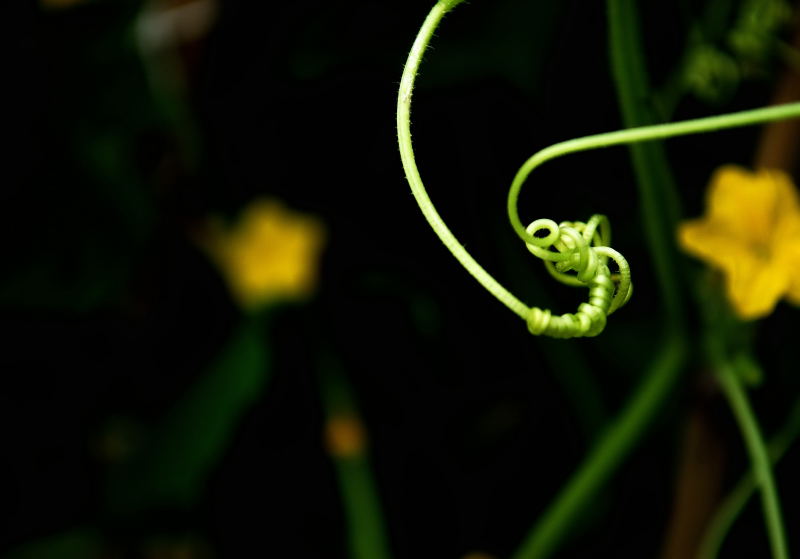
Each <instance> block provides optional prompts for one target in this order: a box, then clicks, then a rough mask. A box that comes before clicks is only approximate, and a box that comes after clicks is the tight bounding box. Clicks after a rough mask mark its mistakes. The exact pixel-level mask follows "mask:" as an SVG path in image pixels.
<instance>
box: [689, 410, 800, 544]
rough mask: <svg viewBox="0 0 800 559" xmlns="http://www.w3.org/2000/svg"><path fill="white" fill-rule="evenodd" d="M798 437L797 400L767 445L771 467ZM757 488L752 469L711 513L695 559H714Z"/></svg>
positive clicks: (799, 433)
mask: <svg viewBox="0 0 800 559" xmlns="http://www.w3.org/2000/svg"><path fill="white" fill-rule="evenodd" d="M798 435H800V400H798V401H797V402H795V405H794V407H793V408H792V411H791V412H790V413H789V416H788V418H787V420H786V422H785V423H784V426H783V427H782V428H781V430H780V432H779V433H778V434H777V435H775V436H774V437H773V438H772V439H771V440H770V442H769V444H768V445H767V452H768V454H769V458H770V460H771V461H772V464H777V463H778V462H779V461H780V459H781V458H783V455H784V454H786V451H787V450H789V447H790V446H791V445H792V443H793V442H794V440H795V439H796V438H797V437H798ZM757 488H758V485H757V483H756V479H755V476H754V474H753V471H752V470H751V471H749V472H747V474H745V475H744V476H743V477H742V478H741V479H740V480H739V482H738V483H737V484H736V486H735V487H734V488H733V490H731V492H730V493H729V494H728V496H727V497H725V500H724V501H723V502H722V504H720V506H719V508H718V509H717V512H716V513H715V514H714V517H713V518H712V520H711V522H710V523H709V525H708V528H706V532H705V534H704V535H703V540H702V542H701V544H700V549H699V551H698V553H697V558H698V559H714V558H715V557H716V556H717V555H718V554H719V550H720V548H721V547H722V543H723V542H724V541H725V536H726V535H727V534H728V532H729V531H730V529H731V526H733V523H734V521H735V520H736V518H737V517H738V516H739V514H740V513H741V512H742V510H744V507H745V505H746V504H747V502H748V501H749V500H750V497H751V496H752V495H753V493H754V492H755V491H756V489H757Z"/></svg>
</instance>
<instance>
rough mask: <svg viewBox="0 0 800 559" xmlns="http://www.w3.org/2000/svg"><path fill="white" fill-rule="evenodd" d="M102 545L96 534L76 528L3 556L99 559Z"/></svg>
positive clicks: (48, 558) (29, 558)
mask: <svg viewBox="0 0 800 559" xmlns="http://www.w3.org/2000/svg"><path fill="white" fill-rule="evenodd" d="M101 551H102V544H101V542H100V538H99V536H98V534H97V533H96V532H94V531H92V530H89V529H87V528H76V529H74V530H72V531H69V532H63V533H61V534H56V535H54V536H50V537H46V538H42V539H38V540H36V541H33V542H30V543H27V544H24V545H22V546H20V547H18V548H16V549H14V550H13V551H11V552H9V553H8V554H7V555H5V556H4V557H5V559H92V558H93V557H100V556H101Z"/></svg>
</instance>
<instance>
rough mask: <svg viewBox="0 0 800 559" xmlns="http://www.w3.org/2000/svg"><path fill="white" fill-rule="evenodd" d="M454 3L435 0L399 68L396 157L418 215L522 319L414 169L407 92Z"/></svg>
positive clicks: (522, 310) (521, 309) (522, 311)
mask: <svg viewBox="0 0 800 559" xmlns="http://www.w3.org/2000/svg"><path fill="white" fill-rule="evenodd" d="M458 3H459V2H458V1H455V2H454V1H450V2H446V1H440V2H437V3H436V5H435V6H434V7H433V9H432V10H431V11H430V13H429V14H428V17H427V18H425V22H424V23H423V24H422V27H421V28H420V30H419V33H418V34H417V38H416V40H415V41H414V45H413V46H412V47H411V52H410V53H409V55H408V61H407V62H406V66H405V68H404V69H403V77H402V78H401V79H400V91H399V93H398V95H397V140H398V144H399V146H400V158H401V159H402V161H403V168H404V169H405V172H406V179H407V180H408V184H409V185H411V192H412V193H413V194H414V198H416V200H417V204H419V208H420V210H422V214H423V215H424V216H425V219H426V220H427V221H428V223H429V224H430V226H431V227H432V228H433V230H434V232H436V234H437V235H438V236H439V238H440V239H441V240H442V242H443V243H444V245H445V246H446V247H447V249H448V250H449V251H450V252H451V253H452V254H453V256H455V257H456V260H458V261H459V262H460V263H461V265H462V266H464V268H466V270H467V271H468V272H469V273H470V274H472V276H473V277H474V278H475V279H476V280H478V282H479V283H480V284H481V285H482V286H483V287H485V288H486V289H487V290H488V291H489V293H491V294H492V295H494V296H495V297H497V299H498V300H499V301H500V302H501V303H503V304H504V305H505V306H507V307H508V308H509V309H511V310H512V311H513V312H514V313H516V314H517V315H518V316H519V317H520V318H522V319H523V320H525V319H526V318H527V316H528V313H529V312H530V309H529V308H528V307H527V305H525V304H524V303H523V302H522V301H520V300H519V299H517V298H516V297H515V296H514V295H512V294H511V292H509V291H508V290H507V289H506V288H505V287H503V286H502V285H500V283H499V282H498V281H497V280H496V279H494V278H493V277H492V276H491V275H490V274H489V272H487V271H486V270H484V269H483V267H481V265H480V264H478V263H477V262H476V261H475V259H474V258H473V257H472V256H471V255H470V254H469V253H468V252H467V250H466V249H465V248H464V247H463V245H462V244H461V243H460V242H458V239H456V237H455V235H454V234H453V233H452V232H451V231H450V229H449V228H448V227H447V225H445V223H444V220H442V218H441V216H440V215H439V212H437V211H436V208H435V207H434V205H433V202H431V199H430V197H429V196H428V193H427V191H426V190H425V186H424V185H423V184H422V178H421V177H420V175H419V169H417V163H416V161H415V158H414V149H413V147H412V145H411V95H412V93H413V90H414V81H415V79H416V76H417V73H418V72H419V66H420V63H421V62H422V55H423V53H424V52H425V49H426V48H427V46H428V43H429V42H430V39H431V37H432V36H433V32H434V31H435V30H436V27H437V26H438V25H439V22H440V21H441V19H442V17H443V16H444V14H445V13H447V12H448V11H449V10H450V9H452V8H453V7H454V6H455V5H456V4H458Z"/></svg>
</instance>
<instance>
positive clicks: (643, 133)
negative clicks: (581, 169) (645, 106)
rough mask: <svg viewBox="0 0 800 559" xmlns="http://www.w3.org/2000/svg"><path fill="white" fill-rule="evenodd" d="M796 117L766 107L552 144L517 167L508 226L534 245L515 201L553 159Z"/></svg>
mask: <svg viewBox="0 0 800 559" xmlns="http://www.w3.org/2000/svg"><path fill="white" fill-rule="evenodd" d="M797 117H800V102H798V103H787V104H785V105H778V106H775V107H766V108H762V109H753V110H749V111H742V112H738V113H730V114H725V115H718V116H711V117H706V118H698V119H694V120H684V121H681V122H672V123H669V124H654V125H652V126H642V127H639V128H629V129H627V130H617V131H615V132H606V133H603V134H594V135H592V136H585V137H583V138H577V139H574V140H567V141H565V142H560V143H558V144H554V145H552V146H550V147H547V148H545V149H543V150H541V151H539V152H537V153H536V154H534V155H533V156H532V157H530V159H528V160H527V161H526V162H525V163H524V164H523V165H522V167H520V169H519V171H517V174H516V176H515V177H514V180H513V182H512V183H511V189H510V190H509V192H508V217H509V220H510V221H511V225H512V226H513V227H514V230H515V231H516V232H517V235H519V237H520V238H521V239H522V240H524V241H525V242H535V240H534V237H533V236H532V235H530V234H529V233H528V232H527V231H526V230H525V226H524V225H523V224H522V221H521V220H520V218H519V212H518V210H517V200H518V199H519V192H520V190H521V189H522V185H523V184H524V182H525V180H526V179H527V178H528V175H530V174H531V172H532V171H533V170H534V169H536V168H537V167H539V166H540V165H541V164H542V163H545V162H547V161H550V160H551V159H555V158H556V157H560V156H562V155H566V154H569V153H576V152H579V151H587V150H590V149H598V148H607V147H611V146H618V145H622V144H634V143H636V142H645V141H652V140H661V139H665V138H672V137H675V136H686V135H688V134H697V133H701V132H713V131H715V130H724V129H726V128H736V127H739V126H748V125H751V124H759V123H762V122H769V121H772V120H781V119H786V118H797Z"/></svg>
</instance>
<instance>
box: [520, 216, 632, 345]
mask: <svg viewBox="0 0 800 559" xmlns="http://www.w3.org/2000/svg"><path fill="white" fill-rule="evenodd" d="M526 231H527V232H528V233H529V235H530V237H531V239H530V240H529V241H528V242H526V245H527V247H528V250H529V251H530V252H531V253H533V254H534V255H535V256H536V257H538V258H540V259H542V260H543V261H544V264H545V267H546V268H547V271H548V272H550V275H552V276H553V277H554V278H555V279H557V280H558V281H560V282H561V283H565V284H567V285H572V286H578V287H588V288H589V300H588V301H587V302H585V303H581V304H580V305H579V306H578V311H577V312H576V313H565V314H562V315H553V314H552V313H551V312H550V311H549V310H547V309H540V308H538V307H533V308H531V309H530V312H529V313H528V317H527V323H528V330H529V331H530V332H531V334H534V335H536V336H538V335H547V336H551V337H554V338H575V337H582V336H596V335H598V334H599V333H600V332H602V331H603V328H604V327H605V325H606V317H607V316H608V315H610V314H611V313H613V312H614V311H616V310H617V309H618V308H620V307H621V306H622V305H624V304H625V303H627V302H628V299H630V297H631V294H632V293H633V284H632V283H631V272H630V267H629V266H628V262H627V261H626V260H625V258H624V257H623V256H622V255H621V254H620V253H619V252H617V251H616V250H614V249H612V248H611V247H610V246H608V245H609V243H610V241H611V231H610V226H609V223H608V219H607V218H606V217H605V216H603V215H594V216H592V217H591V219H589V221H588V222H586V223H583V222H580V221H576V222H570V221H565V222H562V223H559V224H556V222H555V221H552V220H550V219H537V220H536V221H534V222H533V223H531V224H530V225H529V226H528V227H527V229H526ZM542 233H545V235H544V236H541V235H542ZM609 259H611V260H613V261H614V263H615V264H616V266H617V268H618V270H619V273H617V274H612V273H611V270H610V269H609V267H608V260H609Z"/></svg>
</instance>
